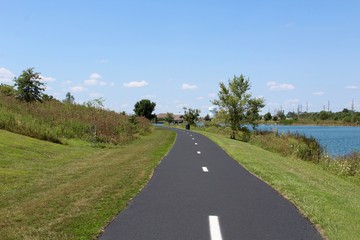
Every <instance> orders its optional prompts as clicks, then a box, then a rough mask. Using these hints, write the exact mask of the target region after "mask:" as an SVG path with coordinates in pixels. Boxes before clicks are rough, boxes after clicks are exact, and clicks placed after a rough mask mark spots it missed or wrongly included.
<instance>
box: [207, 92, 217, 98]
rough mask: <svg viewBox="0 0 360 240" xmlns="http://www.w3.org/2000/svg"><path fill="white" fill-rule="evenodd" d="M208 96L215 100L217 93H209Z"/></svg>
mask: <svg viewBox="0 0 360 240" xmlns="http://www.w3.org/2000/svg"><path fill="white" fill-rule="evenodd" d="M208 96H209V97H210V98H214V97H216V96H217V94H216V93H209V94H208Z"/></svg>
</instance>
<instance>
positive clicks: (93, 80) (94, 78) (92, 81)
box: [84, 73, 107, 86]
mask: <svg viewBox="0 0 360 240" xmlns="http://www.w3.org/2000/svg"><path fill="white" fill-rule="evenodd" d="M101 79H102V77H101V75H100V74H98V73H92V74H90V77H89V79H87V80H85V81H84V84H85V85H88V86H105V85H106V84H107V83H106V82H105V81H102V80H101Z"/></svg>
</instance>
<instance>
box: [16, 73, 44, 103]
mask: <svg viewBox="0 0 360 240" xmlns="http://www.w3.org/2000/svg"><path fill="white" fill-rule="evenodd" d="M40 80H41V77H40V73H38V72H34V68H28V69H26V70H24V71H23V72H22V74H21V75H20V76H19V77H18V78H16V77H15V78H14V81H15V86H16V87H17V91H18V94H17V98H18V99H20V100H22V101H26V102H33V101H40V102H41V101H42V96H43V91H44V90H45V88H44V87H43V86H44V85H45V83H44V82H41V81H40Z"/></svg>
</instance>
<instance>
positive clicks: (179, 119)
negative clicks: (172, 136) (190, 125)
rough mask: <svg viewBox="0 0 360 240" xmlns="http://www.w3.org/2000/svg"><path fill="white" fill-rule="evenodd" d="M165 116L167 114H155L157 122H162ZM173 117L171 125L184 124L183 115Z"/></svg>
mask: <svg viewBox="0 0 360 240" xmlns="http://www.w3.org/2000/svg"><path fill="white" fill-rule="evenodd" d="M166 115H167V113H159V114H157V115H156V118H157V122H164V121H165V117H166ZM173 117H174V121H173V123H175V124H177V123H183V122H184V116H183V115H176V114H173Z"/></svg>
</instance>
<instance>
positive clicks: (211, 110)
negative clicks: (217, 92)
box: [209, 106, 217, 118]
mask: <svg viewBox="0 0 360 240" xmlns="http://www.w3.org/2000/svg"><path fill="white" fill-rule="evenodd" d="M216 113H217V107H215V106H211V107H209V117H210V118H214V117H215V115H216Z"/></svg>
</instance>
